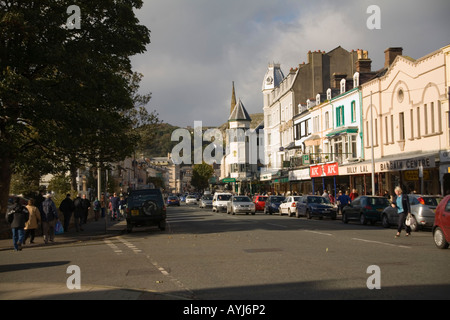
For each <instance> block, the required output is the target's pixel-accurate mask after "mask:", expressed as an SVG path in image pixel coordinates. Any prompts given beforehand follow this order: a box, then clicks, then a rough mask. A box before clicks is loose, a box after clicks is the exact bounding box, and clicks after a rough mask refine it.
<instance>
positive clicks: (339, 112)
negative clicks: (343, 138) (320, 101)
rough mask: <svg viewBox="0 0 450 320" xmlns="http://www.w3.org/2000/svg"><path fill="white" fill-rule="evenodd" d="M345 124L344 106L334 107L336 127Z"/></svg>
mask: <svg viewBox="0 0 450 320" xmlns="http://www.w3.org/2000/svg"><path fill="white" fill-rule="evenodd" d="M344 124H345V121H344V106H340V107H337V108H336V127H341V126H343V125H344Z"/></svg>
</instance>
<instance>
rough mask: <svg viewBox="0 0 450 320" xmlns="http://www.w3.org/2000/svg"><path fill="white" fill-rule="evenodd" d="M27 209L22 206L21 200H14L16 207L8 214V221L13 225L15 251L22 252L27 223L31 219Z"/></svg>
mask: <svg viewBox="0 0 450 320" xmlns="http://www.w3.org/2000/svg"><path fill="white" fill-rule="evenodd" d="M29 216H30V214H29V212H28V210H27V208H25V207H24V206H23V205H21V204H20V198H16V199H15V200H14V206H13V207H12V208H11V210H10V211H8V212H7V213H6V217H5V218H6V221H8V222H9V223H10V224H11V229H12V240H13V245H14V250H15V251H20V250H22V243H23V238H24V236H25V230H24V228H25V222H27V221H28V219H29Z"/></svg>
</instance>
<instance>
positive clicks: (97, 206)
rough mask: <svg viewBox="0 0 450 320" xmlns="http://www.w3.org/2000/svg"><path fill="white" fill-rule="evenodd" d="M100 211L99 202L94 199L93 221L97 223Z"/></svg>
mask: <svg viewBox="0 0 450 320" xmlns="http://www.w3.org/2000/svg"><path fill="white" fill-rule="evenodd" d="M101 210H102V207H101V203H100V200H98V198H97V197H96V198H95V200H94V220H95V221H98V219H99V218H100V212H101Z"/></svg>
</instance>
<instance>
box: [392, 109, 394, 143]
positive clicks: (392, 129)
mask: <svg viewBox="0 0 450 320" xmlns="http://www.w3.org/2000/svg"><path fill="white" fill-rule="evenodd" d="M391 143H394V115H393V114H391Z"/></svg>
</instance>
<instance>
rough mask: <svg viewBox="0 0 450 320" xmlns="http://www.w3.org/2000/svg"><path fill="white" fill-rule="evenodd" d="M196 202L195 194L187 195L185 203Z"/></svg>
mask: <svg viewBox="0 0 450 320" xmlns="http://www.w3.org/2000/svg"><path fill="white" fill-rule="evenodd" d="M192 203H193V204H197V196H194V195H191V194H190V195H188V196H187V197H186V204H192Z"/></svg>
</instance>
